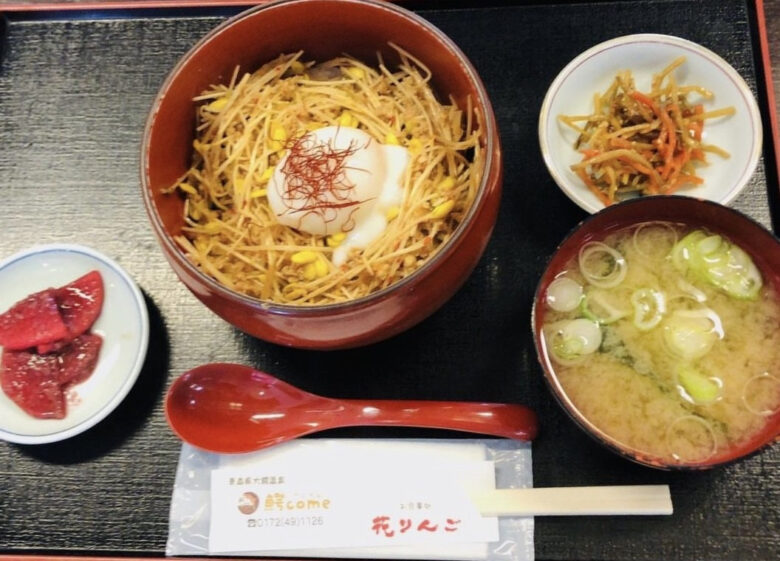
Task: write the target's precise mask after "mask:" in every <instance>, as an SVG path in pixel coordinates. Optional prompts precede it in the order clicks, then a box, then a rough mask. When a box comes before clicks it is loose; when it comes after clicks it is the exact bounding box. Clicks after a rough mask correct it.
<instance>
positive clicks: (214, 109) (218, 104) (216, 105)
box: [206, 97, 228, 113]
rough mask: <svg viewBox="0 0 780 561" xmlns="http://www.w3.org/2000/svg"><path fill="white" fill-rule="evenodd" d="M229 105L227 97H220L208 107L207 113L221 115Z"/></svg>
mask: <svg viewBox="0 0 780 561" xmlns="http://www.w3.org/2000/svg"><path fill="white" fill-rule="evenodd" d="M227 104H228V100H227V98H226V97H218V98H217V99H215V100H214V101H212V102H211V103H209V104H208V105H207V106H206V111H210V112H211V113H219V112H220V111H222V110H223V109H224V108H225V107H227Z"/></svg>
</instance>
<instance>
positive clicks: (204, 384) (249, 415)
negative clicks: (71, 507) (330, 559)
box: [165, 363, 537, 453]
mask: <svg viewBox="0 0 780 561" xmlns="http://www.w3.org/2000/svg"><path fill="white" fill-rule="evenodd" d="M165 414H166V417H167V419H168V424H169V425H170V426H171V428H172V429H173V431H174V432H175V433H176V434H177V435H178V436H179V438H181V439H182V440H183V441H185V442H187V443H189V444H191V445H193V446H195V447H197V448H201V449H203V450H208V451H210V452H217V453H242V452H252V451H254V450H260V449H262V448H267V447H269V446H273V445H274V444H279V443H281V442H285V441H287V440H291V439H293V438H297V437H299V436H304V435H307V434H311V433H314V432H318V431H323V430H327V429H333V428H340V427H352V426H376V425H385V426H404V427H424V428H439V429H449V430H459V431H464V432H473V433H481V434H489V435H492V436H500V437H504V438H513V439H519V440H526V441H530V440H532V439H533V438H534V437H535V436H536V433H537V422H536V414H535V413H534V412H533V411H532V410H531V409H529V408H527V407H524V406H522V405H511V404H500V403H463V402H452V401H399V400H357V399H333V398H328V397H322V396H319V395H315V394H312V393H309V392H306V391H304V390H301V389H299V388H297V387H295V386H292V385H290V384H288V383H286V382H283V381H282V380H279V379H278V378H275V377H273V376H271V375H270V374H266V373H265V372H261V371H259V370H256V369H254V368H251V367H249V366H244V365H240V364H227V363H213V364H205V365H203V366H199V367H197V368H194V369H193V370H190V371H189V372H186V373H184V374H182V375H181V376H180V377H179V378H178V379H177V380H176V381H175V382H174V383H173V385H172V386H171V388H170V390H168V396H167V398H166V401H165Z"/></svg>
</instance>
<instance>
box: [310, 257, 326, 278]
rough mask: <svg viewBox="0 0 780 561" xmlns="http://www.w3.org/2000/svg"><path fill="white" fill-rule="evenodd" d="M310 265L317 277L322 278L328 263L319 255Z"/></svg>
mask: <svg viewBox="0 0 780 561" xmlns="http://www.w3.org/2000/svg"><path fill="white" fill-rule="evenodd" d="M312 265H314V272H315V273H316V275H317V278H322V277H324V276H325V275H327V274H328V263H327V262H326V261H325V258H324V257H322V256H320V258H319V259H317V260H316V261H315V262H314V263H312Z"/></svg>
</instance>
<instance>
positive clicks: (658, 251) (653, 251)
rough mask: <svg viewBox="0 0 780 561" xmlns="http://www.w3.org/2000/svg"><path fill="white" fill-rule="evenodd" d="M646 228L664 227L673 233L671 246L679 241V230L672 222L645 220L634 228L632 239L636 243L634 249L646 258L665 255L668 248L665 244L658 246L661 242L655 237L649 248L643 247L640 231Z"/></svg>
mask: <svg viewBox="0 0 780 561" xmlns="http://www.w3.org/2000/svg"><path fill="white" fill-rule="evenodd" d="M646 228H656V229H664V230H666V231H667V232H668V233H669V234H671V235H670V238H671V242H670V243H669V246H674V244H676V243H677V231H676V230H675V229H674V226H673V225H672V223H671V222H643V223H642V224H640V225H639V226H637V227H636V229H635V230H634V235H633V236H632V240H631V241H632V243H633V244H634V250H635V251H636V252H637V253H638V254H639V255H640V256H641V257H643V258H645V259H652V258H653V257H654V255H663V254H664V253H665V252H666V251H667V248H666V247H664V246H665V244H663V245H661V246H660V247H658V245H659V244H658V243H657V240H656V239H655V238H653V240H652V241H653V242H654V243H653V244H652V245H651V246H650V247H649V248H643V247H641V244H640V243H639V233H640V232H641V231H642V230H645V229H646Z"/></svg>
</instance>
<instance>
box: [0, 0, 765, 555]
mask: <svg viewBox="0 0 780 561" xmlns="http://www.w3.org/2000/svg"><path fill="white" fill-rule="evenodd" d="M408 6H409V7H411V8H413V9H415V10H418V11H419V12H420V13H421V14H422V15H423V16H424V17H426V18H428V19H430V20H431V21H433V22H434V23H435V24H436V25H438V26H439V27H440V28H441V29H442V30H443V31H444V32H446V33H447V34H449V35H450V36H451V37H452V38H453V39H454V40H455V42H457V43H458V45H460V47H461V48H462V49H463V50H464V51H465V52H466V54H467V55H468V56H469V57H470V58H471V60H472V61H473V63H474V65H475V66H476V67H477V69H478V71H479V72H480V74H481V76H482V78H483V79H484V81H485V84H486V86H487V89H488V92H489V93H490V95H491V97H492V101H493V103H494V107H495V110H496V113H497V117H498V121H499V127H500V130H501V138H502V143H503V148H504V152H505V160H506V167H505V181H504V196H503V200H502V206H501V211H500V215H499V219H498V223H497V226H496V230H495V233H494V236H493V238H492V240H491V242H490V245H489V247H488V250H487V252H486V254H485V255H484V257H483V259H482V261H481V262H480V264H479V266H478V268H477V270H476V271H475V272H474V274H473V275H472V276H471V277H470V279H469V280H468V282H467V283H466V284H465V286H464V287H463V288H462V289H461V290H460V292H458V293H457V294H456V296H455V297H454V298H453V299H452V300H451V301H450V302H449V303H447V304H446V305H445V306H444V307H443V308H442V309H441V310H440V311H439V312H438V313H436V314H435V315H434V316H432V317H431V318H429V319H428V320H426V321H425V322H423V323H422V324H420V325H419V326H417V327H415V328H413V329H411V330H410V331H408V332H406V333H404V334H402V335H399V336H397V337H395V338H393V339H391V340H389V341H385V342H383V343H379V344H376V345H372V346H369V347H365V348H361V349H356V350H350V351H339V352H314V351H301V350H295V349H288V348H282V347H279V346H275V345H272V344H268V343H265V342H263V341H259V340H256V339H253V338H251V337H248V336H246V335H244V334H242V333H240V332H238V331H236V330H234V329H233V328H231V327H230V326H229V325H227V324H226V323H224V322H223V321H222V320H220V319H219V318H218V317H216V316H215V315H213V314H212V313H211V312H209V311H208V310H207V309H206V308H205V307H204V306H202V305H201V304H200V303H199V302H198V301H197V300H196V299H195V298H194V297H193V296H192V295H191V294H190V293H189V292H188V291H187V290H186V289H185V287H184V285H182V284H181V283H180V282H179V281H178V280H177V278H176V276H175V275H174V273H173V271H172V270H171V268H170V267H169V266H168V264H167V262H166V261H165V260H164V258H163V256H162V253H161V251H160V249H159V248H158V245H157V242H156V241H155V239H154V237H153V235H152V232H151V228H150V227H149V225H148V223H147V218H146V214H145V211H144V208H143V205H142V201H141V194H140V193H141V191H140V186H139V147H140V142H141V136H142V132H143V126H144V122H145V119H146V114H147V111H148V110H149V107H150V105H151V102H152V99H153V97H154V95H155V94H156V92H157V89H158V88H159V86H160V85H161V83H162V81H163V79H164V77H165V76H166V74H167V72H168V70H169V69H170V68H171V67H172V66H173V64H174V63H175V62H176V61H177V60H178V58H179V57H180V56H181V55H182V54H184V53H185V52H186V51H187V50H188V49H189V48H190V46H191V45H192V44H193V43H194V42H195V41H196V40H197V39H198V38H199V37H201V36H202V35H203V34H205V33H206V31H208V30H209V29H210V28H212V27H213V26H214V25H216V24H217V23H218V22H219V21H221V20H222V19H224V18H225V17H226V16H227V15H229V14H232V13H235V12H237V11H238V9H239V8H236V7H232V8H225V7H222V8H219V9H213V8H212V9H199V8H186V9H167V10H127V11H119V10H116V11H107V10H103V11H101V10H97V11H86V10H78V11H69V12H52V11H46V12H23V11H22V12H13V13H11V12H9V13H7V14H6V17H5V21H4V22H3V23H2V27H0V30H1V31H0V34H2V43H0V44H1V45H2V48H1V49H0V52H1V53H2V54H1V55H0V56H1V57H2V58H0V208H2V214H0V256H2V257H5V256H8V255H10V254H11V253H13V252H15V251H17V250H20V249H23V248H25V247H28V246H30V245H33V244H35V243H43V242H73V243H82V244H85V245H90V246H93V247H95V248H96V249H98V250H100V251H102V252H104V253H106V254H108V255H109V256H111V257H113V258H114V259H116V260H117V261H119V262H120V263H121V264H122V265H123V266H124V267H125V268H126V269H127V270H128V271H129V272H130V273H131V274H132V275H133V276H134V277H135V279H136V280H137V282H138V284H139V285H140V286H141V288H142V289H143V291H144V293H145V296H146V299H147V304H148V307H149V311H150V315H151V334H152V337H151V342H150V351H149V355H148V359H147V361H146V364H145V366H144V369H143V372H142V373H141V376H140V378H139V380H138V383H137V384H136V386H135V387H134V389H133V390H132V392H131V393H130V395H129V397H128V398H127V399H126V400H125V401H124V403H123V404H122V405H120V407H119V408H118V409H117V410H116V411H115V412H114V413H113V414H112V415H110V416H109V417H108V418H107V419H106V420H104V421H103V422H102V423H100V424H99V425H97V426H96V427H94V428H93V429H91V430H89V431H87V432H86V433H84V434H82V435H80V436H77V437H75V438H73V439H71V440H68V441H65V442H61V443H58V444H50V445H38V446H22V445H12V444H7V443H0V553H6V554H19V553H27V554H37V555H44V554H54V555H125V556H127V555H141V556H159V555H162V554H163V553H164V549H165V541H166V537H167V520H168V508H169V502H170V493H171V488H172V484H173V477H174V472H175V467H176V462H177V459H178V453H179V444H180V443H179V441H178V440H177V439H176V438H175V437H174V435H173V434H172V433H171V432H170V431H169V429H168V426H167V424H166V422H165V419H164V416H163V410H162V401H163V396H164V392H165V390H166V388H167V386H168V385H169V384H170V382H171V381H172V380H173V379H174V377H175V376H177V375H178V374H180V373H182V372H184V371H186V370H188V369H190V368H192V367H194V366H197V365H199V364H202V363H205V362H213V361H227V362H241V363H246V364H251V365H254V366H256V367H258V368H261V369H264V370H267V371H269V372H271V373H274V374H276V375H277V376H279V377H281V378H284V379H286V380H288V381H290V382H292V383H295V384H298V385H300V386H301V387H304V388H306V389H308V390H310V391H313V392H316V393H321V394H324V395H332V396H337V397H375V398H417V399H443V400H485V401H511V402H520V403H524V404H527V405H530V406H531V407H533V408H535V409H536V410H537V412H538V413H539V416H540V419H541V434H540V436H539V438H538V440H537V441H536V442H535V443H534V446H533V456H534V480H535V485H536V486H540V487H541V486H566V485H610V484H659V483H664V484H669V485H670V486H671V489H672V498H673V501H674V508H675V513H674V515H673V516H670V517H636V518H631V517H601V518H599V517H590V518H585V517H572V518H564V517H558V518H556V517H551V518H538V519H537V521H536V534H535V544H536V556H537V558H538V559H542V560H598V561H628V560H637V561H639V560H642V561H651V560H652V561H655V560H665V561H682V560H694V559H695V560H697V561H715V560H731V561H769V560H772V559H777V555H778V553H777V552H778V551H779V550H780V531H779V529H780V509H779V508H778V505H779V504H780V447H777V446H775V447H774V448H773V449H767V450H764V451H763V452H762V453H760V454H758V455H755V456H753V457H751V458H748V459H746V460H743V461H740V462H737V463H735V464H733V465H730V466H726V467H723V468H720V469H715V470H712V471H708V472H698V473H677V472H662V471H656V470H652V469H649V468H645V467H641V466H639V465H635V464H632V463H630V462H628V461H626V460H624V459H621V458H619V457H617V456H616V455H614V454H612V453H611V452H609V451H607V450H605V449H603V448H601V447H600V446H599V445H597V444H596V443H595V442H593V441H591V440H590V439H589V438H587V437H586V436H585V435H584V434H583V433H581V432H580V430H579V429H578V428H577V427H576V426H575V425H574V424H573V423H572V421H570V420H569V419H568V417H566V415H565V414H564V413H563V412H562V411H561V410H560V409H559V408H558V406H557V405H556V404H555V402H554V400H553V397H552V396H551V394H550V393H549V392H548V390H547V388H546V387H545V386H544V384H543V381H542V376H541V369H540V367H539V365H538V364H537V362H536V358H535V355H534V351H533V345H532V338H531V332H530V313H531V300H532V297H533V293H534V290H535V287H536V282H537V279H538V278H539V276H540V274H541V272H542V270H543V268H544V265H545V262H546V260H547V257H548V256H549V255H550V254H551V252H552V251H553V250H554V249H555V246H556V244H557V243H558V242H559V241H560V240H561V239H562V238H563V237H564V236H565V234H566V233H567V232H568V231H569V230H570V229H571V228H572V227H573V226H574V225H575V224H576V223H577V222H578V221H579V220H581V219H583V218H584V217H585V214H584V213H583V211H581V210H580V209H578V208H577V207H576V206H575V205H574V204H573V203H571V202H570V201H569V200H568V199H567V198H566V197H565V196H564V195H563V194H562V193H561V192H560V191H559V189H558V188H557V187H556V185H555V184H554V183H553V181H552V179H551V178H550V176H549V175H548V174H547V171H546V169H545V168H544V164H543V162H542V158H541V155H540V153H539V147H538V141H537V132H536V130H537V116H538V111H539V107H540V104H541V101H542V98H543V96H544V93H545V91H546V88H547V86H548V85H549V83H550V82H551V81H552V79H553V78H554V77H555V75H556V74H557V73H558V71H559V70H560V69H561V68H562V67H563V66H564V65H565V64H566V63H567V62H568V61H569V60H571V59H572V58H573V57H574V56H576V55H577V54H578V53H580V52H581V51H583V50H585V49H586V48H588V47H590V46H592V45H594V44H596V43H598V42H601V41H603V40H606V39H609V38H612V37H616V36H619V35H624V34H629V33H638V32H652V33H667V34H672V35H677V36H680V37H684V38H687V39H690V40H693V41H695V42H698V43H700V44H702V45H704V46H706V47H708V48H710V49H712V50H713V51H715V52H717V53H718V54H720V55H721V56H722V57H724V58H725V59H726V60H727V61H728V62H730V63H731V64H732V65H733V66H734V67H735V68H736V69H737V70H738V71H739V72H740V73H741V74H742V76H744V78H745V79H746V81H747V83H748V84H749V85H750V86H751V88H753V90H754V93H755V94H756V96H757V98H758V99H759V102H760V106H761V109H762V112H763V117H764V119H765V122H766V126H765V149H764V155H763V158H762V161H761V163H760V165H759V167H758V170H757V171H756V173H755V175H754V176H753V178H752V180H751V182H750V184H749V186H748V188H747V189H746V190H745V192H744V193H743V194H742V195H741V196H740V197H739V198H738V199H737V200H736V201H735V202H734V203H733V206H734V207H736V208H738V209H740V210H742V211H744V212H746V213H747V214H749V215H750V216H752V217H754V218H755V219H757V220H758V221H759V222H760V223H762V224H763V225H764V226H765V227H767V228H770V229H771V228H773V222H774V225H775V226H774V228H775V231H777V224H778V220H780V214H778V210H780V209H778V207H777V199H778V178H777V174H776V170H777V162H776V159H775V149H776V147H775V145H774V143H775V138H774V136H773V134H772V132H771V130H770V128H769V121H770V109H769V104H768V98H767V93H766V91H767V90H766V86H767V82H766V80H767V78H766V77H765V76H764V66H763V61H762V58H761V52H760V48H759V36H758V30H759V28H760V26H762V25H763V23H762V22H761V21H760V20H759V19H758V18H757V10H756V6H755V5H754V3H752V2H747V1H745V2H740V1H735V0H712V1H708V2H699V1H685V0H655V1H642V2H593V3H559V4H548V3H541V2H528V3H523V4H518V5H503V4H502V5H490V4H485V3H476V2H475V3H473V4H471V3H468V2H459V3H453V2H427V3H416V4H408ZM1 9H2V5H0V10H1ZM2 19H3V16H2V14H0V21H2ZM327 436H331V437H336V436H338V437H352V436H371V437H399V436H401V437H405V436H409V437H412V436H414V437H420V436H425V437H434V438H435V437H444V436H446V437H453V436H462V435H455V434H453V433H446V432H435V431H420V430H403V429H382V430H379V429H372V430H369V429H362V430H361V429H354V430H340V431H333V432H331V433H329V434H327Z"/></svg>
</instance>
